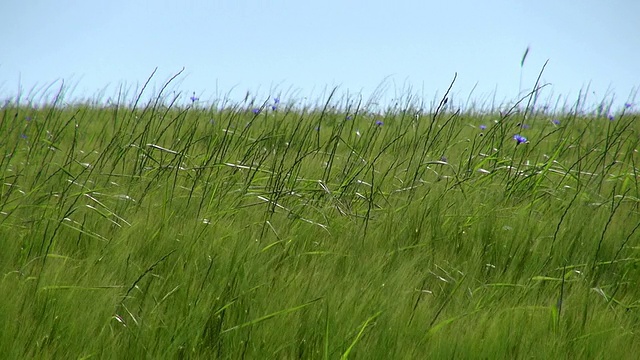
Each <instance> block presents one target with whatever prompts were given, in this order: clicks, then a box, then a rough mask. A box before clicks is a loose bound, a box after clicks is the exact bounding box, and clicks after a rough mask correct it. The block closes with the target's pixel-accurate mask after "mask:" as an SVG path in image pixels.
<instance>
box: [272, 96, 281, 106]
mask: <svg viewBox="0 0 640 360" xmlns="http://www.w3.org/2000/svg"><path fill="white" fill-rule="evenodd" d="M273 103H274V105H278V104H280V98H279V97H275V98H273Z"/></svg>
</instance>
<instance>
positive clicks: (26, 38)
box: [0, 0, 640, 104]
mask: <svg viewBox="0 0 640 360" xmlns="http://www.w3.org/2000/svg"><path fill="white" fill-rule="evenodd" d="M0 13H1V14H3V15H2V18H3V19H2V22H0V34H2V35H3V46H2V51H0V98H2V99H4V98H7V97H10V96H14V97H15V95H16V93H17V92H18V89H19V85H20V86H21V87H22V93H23V95H25V94H28V92H29V90H30V89H31V88H32V87H33V86H37V85H39V86H44V85H47V84H51V83H52V82H54V81H56V80H59V79H64V80H65V81H66V83H67V84H69V85H73V86H74V89H73V92H72V94H73V95H75V96H81V97H94V96H97V95H98V93H99V90H101V89H104V88H105V87H106V92H105V96H104V97H108V96H111V95H113V94H115V93H116V91H117V88H118V85H120V84H126V85H129V86H133V87H134V88H135V86H136V84H138V85H141V84H142V83H144V81H145V80H146V78H147V77H148V76H149V75H150V74H151V72H152V71H153V69H154V68H156V67H158V72H157V80H158V82H162V81H163V80H167V79H168V78H169V77H170V76H171V75H172V74H174V73H176V72H178V71H179V70H180V69H181V68H183V67H184V68H185V71H184V73H183V75H182V76H180V77H179V79H178V80H179V81H178V83H176V86H175V87H174V88H172V89H174V90H176V89H177V90H180V91H183V92H184V94H185V98H187V97H189V96H190V95H191V93H192V92H193V91H195V92H196V94H197V95H198V96H199V97H200V98H201V99H202V101H203V102H204V101H207V100H212V99H215V98H219V97H222V96H224V95H225V94H227V93H229V92H230V93H229V96H230V97H231V98H232V99H240V98H242V97H243V96H244V94H245V93H246V91H247V90H250V91H252V92H253V93H258V94H261V96H267V95H268V94H269V93H271V94H274V95H275V94H278V93H282V94H283V96H284V97H286V96H290V97H297V98H303V97H308V99H309V101H312V100H316V98H318V97H320V96H321V95H322V93H323V90H324V89H325V88H326V87H333V86H339V87H340V90H341V91H343V92H344V91H350V92H351V93H359V92H361V93H362V94H363V95H364V96H365V97H367V96H369V95H370V94H371V92H372V91H373V90H374V89H375V88H376V87H378V86H379V85H380V84H381V83H383V81H384V84H386V88H387V91H386V99H390V98H393V97H394V92H400V93H406V86H408V85H410V86H412V88H413V91H414V92H417V93H419V94H420V95H421V96H424V98H425V100H426V101H427V102H429V101H431V100H432V99H433V98H434V97H435V96H438V95H441V94H442V93H443V92H444V91H445V90H446V88H447V87H448V85H449V82H450V81H451V79H452V77H453V75H454V73H455V72H457V73H458V81H457V83H456V85H455V87H454V93H455V94H456V95H457V99H458V100H460V101H463V100H465V99H466V97H467V96H468V95H469V93H470V91H471V89H472V88H473V87H474V86H475V85H476V84H477V88H476V90H475V91H474V93H473V94H472V96H471V97H472V98H473V99H476V101H478V102H485V101H487V99H488V97H489V96H490V95H491V94H492V92H493V91H494V90H495V89H497V97H496V100H497V101H498V103H501V102H503V100H505V99H506V100H512V99H515V98H516V97H517V95H518V91H519V84H520V70H521V69H520V60H521V58H522V55H523V52H524V50H525V49H526V48H527V46H530V47H531V51H530V53H529V56H528V57H527V59H526V62H525V64H524V68H523V75H522V84H523V86H522V87H523V88H531V87H532V85H533V83H534V82H535V79H536V77H537V74H538V72H539V71H540V69H541V67H542V65H543V64H544V62H545V60H547V59H549V64H548V65H547V68H546V70H545V73H544V75H543V80H544V82H549V83H551V84H552V86H550V87H548V88H546V89H545V90H544V92H543V93H542V97H543V98H546V96H549V95H551V94H553V95H555V96H557V95H565V96H569V97H570V99H572V100H571V101H573V99H574V98H575V97H576V96H577V94H578V91H579V90H580V89H582V88H586V86H587V85H588V84H590V90H591V91H590V92H591V95H590V96H591V99H592V100H601V99H602V98H603V97H605V96H607V95H611V94H615V96H616V99H617V100H618V102H617V103H618V104H622V103H624V102H626V101H628V100H629V99H628V97H629V96H630V94H631V93H632V91H633V90H634V89H637V87H638V86H640V21H638V19H639V18H640V1H635V0H611V1H602V0H582V1H577V0H576V1H570V0H562V1H558V0H540V1H513V0H485V1H472V0H460V1H455V0H454V1H419V0H413V1H409V0H396V1H376V0H368V1H363V0H353V1H350V0H325V1H299V0H295V1H294V0H273V1H258V0H255V1H249V0H227V1H204V0H185V1H165V0H158V1H135V0H127V1H124V0H114V1H84V0H76V1H71V0H57V1H51V0H30V1H24V0H2V1H0ZM385 79H386V80H385ZM283 100H286V99H283ZM636 100H637V101H640V97H639V98H638V99H636Z"/></svg>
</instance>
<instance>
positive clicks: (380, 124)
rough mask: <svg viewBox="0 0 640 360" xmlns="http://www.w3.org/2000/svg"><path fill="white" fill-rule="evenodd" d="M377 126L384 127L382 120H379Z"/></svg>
mask: <svg viewBox="0 0 640 360" xmlns="http://www.w3.org/2000/svg"><path fill="white" fill-rule="evenodd" d="M376 125H377V126H382V125H384V123H383V122H382V120H378V121H376Z"/></svg>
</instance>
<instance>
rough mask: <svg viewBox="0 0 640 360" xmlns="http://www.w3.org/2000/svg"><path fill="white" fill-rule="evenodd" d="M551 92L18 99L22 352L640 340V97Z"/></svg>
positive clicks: (4, 308)
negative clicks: (474, 96) (612, 102)
mask: <svg viewBox="0 0 640 360" xmlns="http://www.w3.org/2000/svg"><path fill="white" fill-rule="evenodd" d="M530 95H531V96H529V97H524V98H523V99H522V101H520V102H517V103H514V104H513V105H512V106H508V105H505V106H502V107H501V108H499V109H497V108H496V109H493V110H491V111H473V110H465V111H458V110H457V109H456V106H455V105H454V104H452V102H453V101H449V100H448V98H447V96H446V95H445V96H444V97H443V98H442V99H440V100H439V101H436V102H434V103H433V104H432V106H420V105H419V104H417V105H416V103H415V102H413V101H410V99H408V100H407V101H406V102H401V103H400V104H399V105H397V106H392V107H389V108H387V109H384V110H382V111H372V110H371V109H370V108H368V106H367V104H366V103H362V102H359V101H352V100H340V99H336V98H332V97H331V96H329V97H328V99H327V100H326V102H324V103H323V104H320V105H319V106H305V105H304V104H301V103H299V102H288V100H287V99H285V98H281V99H280V98H274V97H269V98H268V99H266V100H264V102H262V101H260V102H257V101H254V102H253V103H251V104H250V103H249V102H248V101H246V102H241V103H237V104H234V103H228V104H218V105H215V106H213V105H211V106H209V105H202V104H201V103H200V102H199V99H197V98H195V95H194V97H193V99H192V101H191V102H190V103H186V104H177V103H175V102H172V101H165V99H164V98H161V97H157V98H154V99H151V100H149V101H146V102H143V101H140V100H136V99H135V98H134V99H129V100H127V101H125V100H123V99H120V100H117V101H114V102H112V103H110V104H109V105H97V104H69V105H65V104H63V102H62V100H58V99H56V100H55V101H52V102H51V103H48V104H46V105H44V106H37V107H36V106H32V105H29V104H24V103H22V104H21V103H19V102H16V101H8V102H6V103H5V104H4V105H3V106H2V108H1V109H0V133H1V134H2V136H1V138H0V155H1V156H0V174H1V176H2V181H1V182H0V241H1V244H2V245H1V246H2V250H1V251H0V293H2V294H3V299H2V301H0V354H2V357H3V358H6V359H23V358H38V359H49V358H68V359H73V358H76V359H91V358H96V359H98V358H99V359H102V358H107V359H109V358H113V359H123V358H148V359H160V358H163V359H171V358H179V359H182V358H185V359H191V358H193V359H197V358H202V359H212V358H216V359H239V358H247V359H293V358H303V359H337V358H345V359H346V358H353V359H426V358H434V359H439V358H443V359H444V358H478V359H519V358H539V359H561V358H569V359H580V358H611V359H625V358H628V359H635V358H637V354H639V353H640V337H639V335H638V332H639V331H640V314H639V309H638V307H639V306H640V284H639V281H640V269H639V267H638V266H639V263H640V231H639V230H638V228H639V227H640V187H639V186H638V176H639V170H638V164H637V162H638V161H639V160H640V158H639V155H638V148H639V147H640V146H639V143H640V119H639V116H638V113H637V112H636V111H635V110H634V107H633V105H632V104H628V106H625V107H624V108H622V109H609V110H610V111H605V112H603V111H579V106H578V105H576V107H575V109H574V110H572V109H571V108H569V109H563V110H562V111H550V110H543V109H542V107H540V106H539V105H536V106H534V104H535V102H534V101H532V99H533V95H534V94H530ZM254 100H255V99H254ZM223 105H224V106H223ZM600 110H602V107H601V108H600Z"/></svg>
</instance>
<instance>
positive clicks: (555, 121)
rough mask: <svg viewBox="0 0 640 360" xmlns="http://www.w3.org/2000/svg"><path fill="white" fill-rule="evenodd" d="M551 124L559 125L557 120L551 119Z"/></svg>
mask: <svg viewBox="0 0 640 360" xmlns="http://www.w3.org/2000/svg"><path fill="white" fill-rule="evenodd" d="M551 122H552V123H553V125H560V120H558V119H553V121H551Z"/></svg>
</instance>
